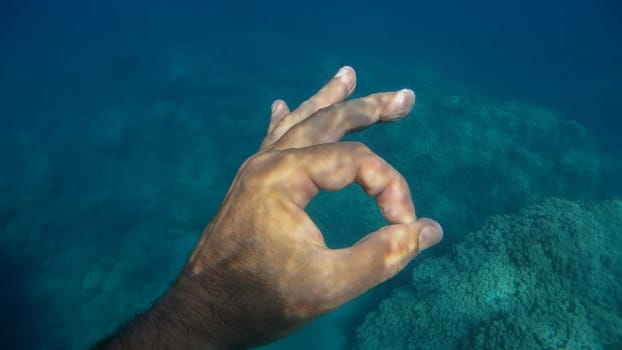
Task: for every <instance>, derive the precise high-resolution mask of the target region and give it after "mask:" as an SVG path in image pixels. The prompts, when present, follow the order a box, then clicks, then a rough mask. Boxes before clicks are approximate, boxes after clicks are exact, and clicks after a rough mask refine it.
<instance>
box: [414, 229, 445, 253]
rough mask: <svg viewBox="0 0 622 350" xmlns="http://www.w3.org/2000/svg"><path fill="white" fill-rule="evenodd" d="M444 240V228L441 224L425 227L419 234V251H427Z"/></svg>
mask: <svg viewBox="0 0 622 350" xmlns="http://www.w3.org/2000/svg"><path fill="white" fill-rule="evenodd" d="M441 239H443V228H442V227H441V225H439V224H434V225H429V226H425V227H424V228H422V229H421V232H419V250H420V251H422V250H425V249H428V248H430V247H431V246H433V245H436V244H437V243H438V242H440V241H441Z"/></svg>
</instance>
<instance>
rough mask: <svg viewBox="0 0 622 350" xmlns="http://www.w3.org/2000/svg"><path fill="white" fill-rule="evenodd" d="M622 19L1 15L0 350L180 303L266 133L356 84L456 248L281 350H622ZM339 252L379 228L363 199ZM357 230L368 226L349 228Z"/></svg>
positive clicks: (118, 12) (527, 5)
mask: <svg viewBox="0 0 622 350" xmlns="http://www.w3.org/2000/svg"><path fill="white" fill-rule="evenodd" d="M621 38H622V3H621V2H619V1H617V0H611V1H605V0H595V1H588V0H584V1H579V0H567V1H535V0H526V1H484V0H475V1H458V0H439V1H392V2H380V1H341V2H338V1H323V0H322V1H313V2H300V1H296V2H295V1H272V2H259V1H229V2H212V1H198V0H187V1H164V0H154V1H119V0H112V1H77V0H75V1H74V0H58V1H49V0H48V1H43V0H40V1H33V0H2V1H1V2H0V107H1V108H0V170H1V171H0V348H2V349H69V350H73V349H85V348H88V346H89V345H91V344H93V343H94V342H95V341H96V340H98V339H100V338H101V337H103V336H105V335H106V334H108V333H110V332H112V331H113V330H114V329H115V328H116V327H117V326H118V325H119V324H120V323H121V322H123V321H124V320H127V319H129V318H131V317H132V316H133V315H134V314H136V313H137V312H139V311H141V310H144V309H145V308H147V307H148V306H149V305H150V303H151V302H152V301H153V300H154V299H155V298H157V297H158V296H159V295H161V294H162V293H163V291H164V290H166V288H167V287H168V286H169V285H170V283H171V282H172V281H173V280H174V278H175V276H176V274H177V273H178V271H179V270H180V268H181V267H182V265H183V263H184V261H185V259H186V258H187V256H188V254H189V253H190V251H191V250H192V249H193V247H194V245H195V244H196V242H197V240H198V238H199V237H200V235H201V232H202V229H203V227H204V226H205V225H206V224H207V223H208V222H209V220H210V218H211V217H212V216H213V215H214V214H215V212H216V210H217V209H218V207H219V204H220V202H221V201H222V199H223V197H224V195H225V192H226V190H227V188H228V186H229V183H230V181H231V180H232V179H233V176H234V174H235V172H236V170H237V168H238V166H239V165H240V164H241V163H242V161H243V160H244V159H245V158H246V157H248V156H250V155H251V154H253V153H254V152H255V151H256V150H257V148H258V146H259V144H260V142H261V140H262V138H263V136H264V134H265V131H266V129H267V125H268V121H269V117H270V104H271V102H272V101H273V100H274V99H277V98H282V99H284V100H285V101H287V102H288V104H289V105H290V106H295V105H297V104H298V103H300V102H302V101H303V100H304V99H306V98H307V97H309V96H310V95H311V94H313V93H314V92H315V91H316V90H317V89H318V88H319V87H320V86H322V85H323V84H324V83H325V82H326V81H328V79H330V77H331V76H332V75H333V74H334V73H335V72H336V71H337V69H339V67H341V66H343V65H351V66H353V67H354V68H355V69H356V71H357V73H358V88H357V90H356V91H355V94H354V96H355V97H356V96H359V97H360V96H364V95H367V94H369V93H373V92H378V91H383V90H396V89H401V88H404V87H408V88H412V89H413V90H415V92H416V94H417V102H416V106H415V108H414V110H413V112H412V113H411V115H410V116H409V117H408V118H406V119H404V120H402V121H400V122H398V123H393V124H383V125H376V126H374V127H372V128H370V129H368V130H365V131H362V132H359V133H356V134H352V135H348V136H347V139H350V140H359V141H363V142H365V143H366V144H367V145H368V146H369V147H370V148H371V149H372V150H374V151H375V152H377V153H378V154H379V155H381V156H383V157H384V158H385V159H386V160H387V161H389V162H390V163H391V164H392V165H393V166H394V167H396V168H397V169H398V170H399V171H400V172H402V174H403V175H404V176H405V177H406V178H407V180H408V181H409V184H410V187H411V191H412V194H413V198H414V200H415V204H416V207H417V212H418V214H419V215H421V216H429V217H432V218H435V219H436V220H438V221H439V222H440V223H441V224H442V225H443V227H444V229H445V239H444V241H443V242H442V244H440V245H439V246H437V247H435V248H434V249H431V250H430V251H428V252H425V253H424V254H422V255H420V256H419V257H417V258H416V259H415V261H414V262H413V263H411V264H410V265H409V267H408V268H407V269H405V270H404V271H403V272H401V273H400V274H399V275H398V276H396V278H394V279H392V280H390V281H388V282H386V283H384V284H382V285H380V286H378V287H376V288H374V289H373V290H371V291H369V292H368V293H366V294H365V295H363V296H362V297H360V298H358V299H356V300H354V301H352V302H350V303H349V304H347V305H345V306H343V307H342V308H340V309H338V310H337V311H335V312H334V313H331V314H329V315H326V316H324V317H322V318H320V319H318V320H317V321H315V322H314V323H312V324H311V325H309V326H308V327H306V328H304V329H302V330H301V331H299V332H297V333H295V334H294V335H292V336H290V337H288V338H285V339H283V340H281V341H279V342H276V343H274V344H271V345H268V346H265V347H264V349H271V350H272V349H274V350H276V349H292V348H296V349H328V350H333V349H334V350H343V349H353V348H354V349H537V348H543V349H544V348H546V349H622V285H621V283H622V282H621V281H622V181H621V180H620V179H621V177H622V156H621V154H622V141H621V140H620V137H621V136H620V135H621V134H622V113H621V111H622V98H621V96H622V44H621V43H622V40H621ZM308 210H309V212H310V214H311V216H312V217H313V218H314V219H315V220H316V221H317V223H318V225H319V226H320V228H322V230H323V232H324V234H325V236H326V240H327V242H328V244H329V246H331V247H342V246H346V245H349V244H352V243H353V242H355V241H356V240H358V238H360V237H361V236H363V235H365V234H366V233H367V232H369V231H372V230H375V229H376V228H378V227H379V226H381V225H382V224H383V220H382V218H381V216H380V215H379V213H378V210H377V208H376V206H375V203H374V201H373V200H372V199H370V198H367V197H366V196H365V195H364V193H363V192H362V191H361V190H360V189H358V188H356V187H354V186H351V187H348V188H347V189H345V190H344V191H341V192H338V193H321V194H320V196H318V198H317V199H316V200H314V201H313V202H312V203H311V204H310V206H309V208H308ZM349 217H353V218H356V220H343V218H349Z"/></svg>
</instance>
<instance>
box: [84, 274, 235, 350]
mask: <svg viewBox="0 0 622 350" xmlns="http://www.w3.org/2000/svg"><path fill="white" fill-rule="evenodd" d="M187 278H188V276H187V275H186V273H185V272H182V274H181V275H180V277H179V278H178V280H177V282H176V283H175V285H174V286H173V287H172V288H171V289H170V290H169V291H167V293H166V294H164V295H163V296H162V297H161V298H160V299H159V300H158V301H157V302H156V303H154V305H153V307H152V308H151V309H150V310H148V311H146V312H143V313H141V314H139V315H137V316H136V317H135V318H134V319H132V320H131V321H129V322H128V323H127V324H125V325H124V326H122V327H121V328H120V329H119V330H118V331H117V332H115V334H113V335H111V336H110V337H108V338H106V339H103V340H102V341H100V342H99V343H97V344H96V345H95V346H94V348H93V350H130V349H132V350H133V349H153V350H159V349H175V350H176V349H179V350H182V349H183V350H186V349H188V350H190V349H192V350H194V349H205V350H218V349H230V348H235V347H239V345H234V344H232V343H231V342H230V339H231V338H233V337H235V335H233V334H230V333H231V332H229V330H228V329H226V328H227V327H225V325H224V324H223V322H222V321H221V320H219V319H218V317H217V314H216V313H217V312H218V311H217V310H216V309H215V308H214V307H212V305H214V303H213V301H211V300H209V298H210V294H209V293H207V291H206V290H202V288H199V286H197V285H196V284H195V285H190V284H188V283H187Z"/></svg>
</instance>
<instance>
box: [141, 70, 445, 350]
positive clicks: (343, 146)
mask: <svg viewBox="0 0 622 350" xmlns="http://www.w3.org/2000/svg"><path fill="white" fill-rule="evenodd" d="M355 85H356V77H355V72H354V70H353V69H352V68H350V67H344V68H342V69H341V70H340V71H339V72H338V74H337V75H336V76H335V77H334V78H333V79H332V80H330V81H329V82H328V83H327V84H326V85H325V86H324V87H323V88H322V89H321V90H320V91H318V92H317V94H315V95H314V96H313V97H311V98H310V99H309V100H307V101H305V102H304V103H302V104H301V105H300V106H299V107H298V108H297V109H295V110H294V111H292V112H290V111H289V109H288V107H287V105H286V104H285V102H283V101H281V100H277V101H275V102H274V103H273V105H272V117H271V120H270V125H269V128H268V133H267V136H266V137H265V139H264V141H263V143H262V145H261V147H260V149H259V151H258V152H257V153H256V154H254V155H252V156H251V157H250V158H248V159H247V160H246V161H245V162H244V164H242V166H241V168H240V169H239V171H238V173H237V175H236V177H235V179H234V180H233V183H232V185H231V187H230V188H229V191H228V193H227V195H226V198H225V200H224V202H223V204H222V206H221V208H220V210H219V211H218V213H217V214H216V216H215V218H214V219H213V220H212V222H211V223H210V224H209V225H208V226H207V227H206V229H205V231H204V233H203V236H202V238H201V240H200V242H199V244H198V245H197V247H196V249H195V250H194V252H193V253H192V255H191V256H190V258H189V260H188V262H187V264H186V266H185V267H184V269H183V271H182V273H181V274H180V275H179V277H178V279H177V281H176V283H175V285H174V286H173V287H172V288H171V290H170V291H169V292H168V293H167V294H166V295H165V296H163V297H162V299H161V300H160V301H159V302H158V303H157V304H156V306H155V307H154V309H153V310H152V311H151V312H150V313H149V315H148V316H149V317H148V319H149V320H151V321H147V322H154V323H156V324H158V322H160V323H159V324H160V325H162V324H163V323H164V324H166V326H162V327H163V328H162V329H166V332H168V333H167V335H166V337H167V339H169V340H170V341H171V343H170V344H173V345H170V346H172V347H173V348H195V347H196V348H199V347H201V344H203V346H206V344H208V348H209V346H211V348H226V349H229V348H244V347H248V346H253V345H260V344H264V343H267V342H270V341H272V340H275V339H277V338H280V337H283V336H285V335H287V334H289V333H291V332H292V331H294V330H295V329H297V328H299V327H301V326H303V325H304V324H305V323H307V322H309V321H310V320H312V319H314V318H315V317H317V316H319V315H321V314H324V313H326V312H329V311H331V310H334V309H335V308H337V307H338V306H340V305H342V304H344V303H345V302H347V301H349V300H351V299H353V298H355V297H356V296H358V295H360V294H361V293H363V292H365V291H366V290H368V289H369V288H371V287H373V286H375V285H377V284H379V283H381V282H383V281H385V280H386V279H388V278H390V277H392V276H393V275H395V274H396V273H397V272H399V271H400V270H401V269H402V268H403V267H404V266H405V265H406V264H407V263H408V262H409V261H410V260H411V259H412V258H413V257H414V256H415V255H417V254H418V253H419V252H420V251H421V250H423V249H426V248H429V247H430V246H432V245H434V244H436V243H438V242H439V241H440V240H441V238H442V229H441V226H440V225H439V224H438V223H436V222H435V221H432V220H430V219H419V220H417V218H416V216H415V209H414V206H413V203H412V199H411V196H410V192H409V189H408V184H407V183H406V180H405V179H404V178H403V177H402V176H401V175H400V174H399V173H398V172H397V171H396V170H395V169H394V168H392V167H391V166H390V165H389V164H388V163H386V162H385V161H384V160H383V159H381V158H380V157H379V156H377V155H375V154H374V153H372V152H371V151H370V150H369V149H368V148H367V147H365V146H364V145H363V144H361V143H356V142H340V140H341V139H342V137H343V136H344V134H345V133H348V132H350V131H353V130H359V129H362V128H366V127H368V126H370V125H372V124H374V123H376V122H387V121H393V120H397V119H400V118H402V117H404V116H405V115H406V114H407V113H408V112H410V110H411V109H412V107H413V105H414V100H415V96H414V93H413V92H412V91H410V90H401V91H398V92H387V93H379V94H373V95H369V96H367V97H364V98H359V99H354V100H349V101H346V102H344V100H345V99H346V98H347V97H348V96H349V95H350V94H351V93H352V91H353V90H354V87H355ZM352 182H356V183H358V184H359V185H360V186H361V187H362V188H363V189H364V190H365V191H366V192H367V193H368V194H369V195H372V196H375V197H376V201H377V204H378V206H379V208H380V210H381V212H382V215H383V216H384V218H385V219H386V220H387V221H388V223H389V224H388V225H387V226H384V227H382V228H380V229H379V230H377V231H376V232H373V233H370V234H368V235H367V236H365V237H363V238H362V239H361V240H360V241H358V242H357V243H356V244H354V245H353V246H351V247H348V248H344V249H330V248H328V247H327V246H326V244H325V243H324V238H323V236H322V233H321V232H320V230H319V229H318V228H317V226H316V225H315V224H314V223H313V221H312V220H311V218H310V217H309V216H308V215H307V213H306V212H305V210H304V208H305V206H306V205H307V204H308V203H309V201H310V200H311V199H312V198H313V197H314V196H315V195H317V193H318V192H319V190H320V189H324V190H338V189H341V188H344V187H345V186H347V185H349V184H351V183H352ZM162 320H167V321H162ZM162 329H160V331H162ZM180 334H183V335H184V336H180ZM171 339H173V340H171ZM180 343H181V344H180ZM175 344H176V345H175ZM182 344H185V345H182ZM152 345H153V344H152ZM177 346H179V347H177Z"/></svg>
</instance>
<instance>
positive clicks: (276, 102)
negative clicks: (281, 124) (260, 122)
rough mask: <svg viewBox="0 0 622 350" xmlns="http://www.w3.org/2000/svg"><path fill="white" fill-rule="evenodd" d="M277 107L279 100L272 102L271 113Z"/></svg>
mask: <svg viewBox="0 0 622 350" xmlns="http://www.w3.org/2000/svg"><path fill="white" fill-rule="evenodd" d="M277 108H279V100H276V101H274V102H272V114H274V112H276V109H277Z"/></svg>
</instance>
